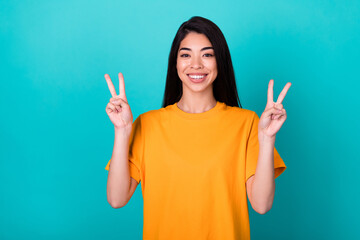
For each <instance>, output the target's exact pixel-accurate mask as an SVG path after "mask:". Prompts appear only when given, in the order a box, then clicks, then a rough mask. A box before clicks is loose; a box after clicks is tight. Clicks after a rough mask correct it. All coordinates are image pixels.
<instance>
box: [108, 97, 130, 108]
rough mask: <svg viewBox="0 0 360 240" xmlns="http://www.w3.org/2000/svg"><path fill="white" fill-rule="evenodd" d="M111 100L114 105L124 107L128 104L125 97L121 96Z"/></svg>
mask: <svg viewBox="0 0 360 240" xmlns="http://www.w3.org/2000/svg"><path fill="white" fill-rule="evenodd" d="M110 102H111V103H112V104H114V105H117V106H121V107H123V106H124V105H126V104H127V102H125V101H124V99H121V98H120V97H119V98H114V99H110Z"/></svg>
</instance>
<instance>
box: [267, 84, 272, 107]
mask: <svg viewBox="0 0 360 240" xmlns="http://www.w3.org/2000/svg"><path fill="white" fill-rule="evenodd" d="M273 88H274V80H273V79H271V80H270V81H269V85H268V97H267V101H268V104H270V103H273V101H274V100H273V99H274V98H273V95H274V91H273Z"/></svg>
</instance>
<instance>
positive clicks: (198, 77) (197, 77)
mask: <svg viewBox="0 0 360 240" xmlns="http://www.w3.org/2000/svg"><path fill="white" fill-rule="evenodd" d="M189 77H191V78H196V79H200V78H203V77H205V75H189Z"/></svg>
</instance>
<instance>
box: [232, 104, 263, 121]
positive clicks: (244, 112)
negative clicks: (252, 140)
mask: <svg viewBox="0 0 360 240" xmlns="http://www.w3.org/2000/svg"><path fill="white" fill-rule="evenodd" d="M225 112H226V113H227V114H226V115H227V117H234V118H237V119H243V120H249V121H252V120H253V119H254V118H256V117H257V116H258V115H257V114H256V112H255V111H252V110H249V109H245V108H239V107H231V106H226V111H225Z"/></svg>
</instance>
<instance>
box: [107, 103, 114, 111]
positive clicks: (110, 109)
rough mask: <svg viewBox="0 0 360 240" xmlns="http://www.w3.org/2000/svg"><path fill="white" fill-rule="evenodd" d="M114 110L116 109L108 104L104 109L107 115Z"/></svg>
mask: <svg viewBox="0 0 360 240" xmlns="http://www.w3.org/2000/svg"><path fill="white" fill-rule="evenodd" d="M115 110H116V108H115V106H114V105H113V104H111V103H108V104H107V105H106V109H105V111H106V112H108V113H110V112H115Z"/></svg>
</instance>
